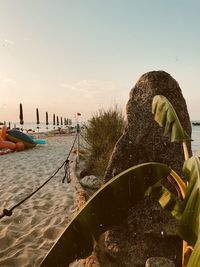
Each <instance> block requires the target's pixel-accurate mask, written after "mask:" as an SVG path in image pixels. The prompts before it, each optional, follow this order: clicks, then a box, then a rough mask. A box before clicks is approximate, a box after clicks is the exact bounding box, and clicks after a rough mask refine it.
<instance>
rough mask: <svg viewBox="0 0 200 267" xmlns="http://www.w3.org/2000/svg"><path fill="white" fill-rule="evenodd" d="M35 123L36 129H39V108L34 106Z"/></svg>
mask: <svg viewBox="0 0 200 267" xmlns="http://www.w3.org/2000/svg"><path fill="white" fill-rule="evenodd" d="M36 124H37V129H38V130H39V128H40V126H39V125H40V118H39V110H38V108H36Z"/></svg>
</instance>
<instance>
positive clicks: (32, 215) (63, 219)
mask: <svg viewBox="0 0 200 267" xmlns="http://www.w3.org/2000/svg"><path fill="white" fill-rule="evenodd" d="M73 140H74V136H56V137H49V138H47V139H46V142H47V144H46V145H37V146H36V147H35V148H33V149H29V150H25V151H22V152H14V153H11V154H7V155H3V156H0V212H1V211H2V209H3V208H7V209H9V208H11V207H12V206H13V205H15V204H16V203H18V202H19V201H21V200H22V199H23V198H24V197H26V196H27V195H28V194H30V193H31V192H32V191H33V190H35V189H36V188H37V187H38V186H40V185H41V184H42V183H43V182H44V181H46V180H47V179H48V178H49V177H50V176H51V175H52V174H53V173H54V172H55V170H56V169H57V168H58V167H59V166H60V165H61V164H62V163H63V161H64V160H65V159H66V157H67V155H68V152H69V150H70V148H71V145H72V143H73ZM63 174H64V171H63V169H62V170H61V171H60V172H59V173H58V174H57V175H56V177H54V178H53V179H52V180H51V181H50V182H49V183H48V184H47V185H45V187H44V188H42V189H41V190H40V191H39V192H38V193H36V194H35V195H34V196H33V197H32V198H30V199H29V200H27V201H26V202H25V203H23V204H22V205H21V206H20V207H18V208H16V209H15V210H14V212H13V215H12V216H11V217H4V218H3V219H1V220H0V266H1V267H22V266H23V267H37V266H38V265H39V263H40V262H41V260H42V259H43V258H44V256H45V255H46V253H47V252H48V251H49V249H50V247H51V246H52V245H53V243H54V241H55V240H56V239H57V238H58V236H59V235H60V233H61V232H62V230H63V229H64V227H65V226H66V224H67V223H68V222H69V220H70V219H71V218H72V216H73V213H74V212H75V210H76V207H75V188H74V186H73V185H72V184H68V183H67V182H65V183H64V184H63V183H62V178H63Z"/></svg>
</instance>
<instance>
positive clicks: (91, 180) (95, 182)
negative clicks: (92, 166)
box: [80, 175, 102, 189]
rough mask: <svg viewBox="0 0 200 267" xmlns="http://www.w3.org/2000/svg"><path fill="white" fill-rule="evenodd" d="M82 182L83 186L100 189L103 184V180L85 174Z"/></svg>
mask: <svg viewBox="0 0 200 267" xmlns="http://www.w3.org/2000/svg"><path fill="white" fill-rule="evenodd" d="M80 184H81V185H82V186H83V187H87V188H91V189H99V188H100V187H101V186H102V180H100V179H99V178H98V177H96V176H94V175H88V176H85V177H84V178H82V179H81V180H80Z"/></svg>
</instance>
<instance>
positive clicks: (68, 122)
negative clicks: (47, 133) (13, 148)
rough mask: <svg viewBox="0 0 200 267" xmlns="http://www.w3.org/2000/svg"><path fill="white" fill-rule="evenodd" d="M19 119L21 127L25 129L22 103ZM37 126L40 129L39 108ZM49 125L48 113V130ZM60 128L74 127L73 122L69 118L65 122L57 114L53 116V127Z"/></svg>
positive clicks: (47, 116)
mask: <svg viewBox="0 0 200 267" xmlns="http://www.w3.org/2000/svg"><path fill="white" fill-rule="evenodd" d="M19 119H20V125H21V128H22V127H23V124H24V115H23V108H22V104H21V103H20V105H19ZM36 124H37V129H39V125H40V117H39V110H38V108H36ZM48 125H49V115H48V112H46V128H47V129H48ZM55 125H57V126H59V125H61V126H62V125H66V126H67V125H72V120H71V119H69V118H64V121H63V117H60V120H59V117H58V116H56V115H55V114H53V126H55Z"/></svg>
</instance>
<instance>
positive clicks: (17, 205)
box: [0, 133, 78, 219]
mask: <svg viewBox="0 0 200 267" xmlns="http://www.w3.org/2000/svg"><path fill="white" fill-rule="evenodd" d="M77 136H78V133H77V134H76V136H75V138H74V141H73V144H72V146H71V149H70V151H69V153H68V156H67V158H66V160H65V161H64V162H63V163H62V165H61V166H60V167H59V168H58V169H57V170H56V171H55V172H54V174H53V175H52V176H51V177H49V179H47V180H46V181H45V182H44V183H43V184H42V185H40V186H39V187H38V188H37V189H36V190H34V191H33V192H32V193H31V194H30V195H28V196H27V197H25V198H24V199H23V200H21V201H20V202H19V203H17V204H16V205H14V206H13V207H12V208H10V209H4V210H3V213H2V214H1V215H0V219H2V218H3V217H4V216H11V215H12V214H13V210H14V209H16V208H17V207H19V206H20V205H21V204H22V203H24V202H25V201H26V200H27V199H29V198H31V197H32V196H33V195H34V194H36V193H37V192H38V191H39V190H40V189H41V188H42V187H44V186H45V185H46V184H47V183H48V182H49V181H50V180H51V179H52V178H53V177H54V176H55V175H56V174H57V173H58V172H59V171H60V170H61V169H62V167H63V166H64V170H65V174H64V177H63V183H64V180H65V177H68V179H67V181H68V183H69V182H70V180H69V174H70V173H69V167H68V166H69V156H70V155H71V153H72V149H73V147H74V145H75V142H76V139H77Z"/></svg>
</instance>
